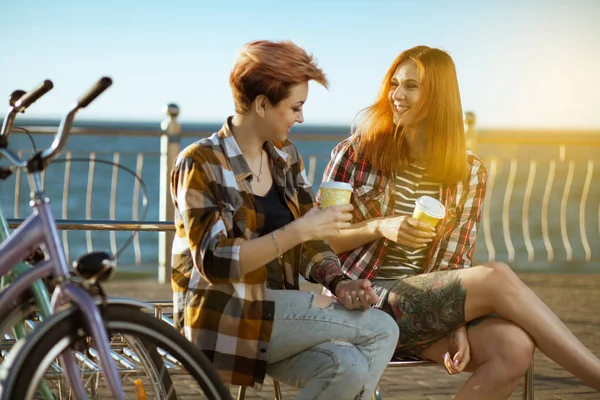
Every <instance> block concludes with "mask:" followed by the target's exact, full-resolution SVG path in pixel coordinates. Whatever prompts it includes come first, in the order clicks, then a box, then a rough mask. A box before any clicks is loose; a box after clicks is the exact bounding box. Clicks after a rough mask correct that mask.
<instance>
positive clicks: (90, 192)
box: [0, 104, 600, 281]
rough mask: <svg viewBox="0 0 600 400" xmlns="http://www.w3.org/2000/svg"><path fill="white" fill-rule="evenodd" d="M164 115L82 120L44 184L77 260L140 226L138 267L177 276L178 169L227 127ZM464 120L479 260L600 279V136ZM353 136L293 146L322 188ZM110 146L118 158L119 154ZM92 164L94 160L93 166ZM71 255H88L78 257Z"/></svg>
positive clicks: (339, 134)
mask: <svg viewBox="0 0 600 400" xmlns="http://www.w3.org/2000/svg"><path fill="white" fill-rule="evenodd" d="M165 111H166V114H167V117H166V119H165V120H164V121H163V122H162V123H161V126H160V128H159V127H158V126H156V127H155V126H152V125H149V124H115V123H110V122H106V123H103V124H98V123H96V124H87V125H86V124H85V123H82V124H80V125H76V127H75V128H74V129H73V132H72V135H73V138H74V139H75V138H78V139H79V140H80V142H81V144H80V145H79V146H77V145H76V146H75V147H74V148H72V149H71V150H69V151H67V152H65V154H64V157H63V158H62V159H61V160H60V161H59V162H60V163H61V165H62V166H61V167H60V169H59V170H58V171H57V170H54V171H51V172H50V169H49V172H48V173H47V174H46V175H47V176H45V177H44V179H45V181H46V188H47V190H49V191H51V190H54V191H55V192H56V193H55V194H54V193H50V196H51V198H52V199H53V202H54V205H55V207H56V208H55V211H56V212H57V215H59V216H60V217H61V221H60V222H59V226H60V228H61V229H63V241H64V243H65V248H66V250H67V254H68V256H69V257H71V254H73V255H74V256H75V257H73V258H76V257H77V256H79V255H80V254H81V253H83V252H84V251H90V250H92V249H93V248H110V249H111V251H113V253H114V252H116V251H117V247H118V246H117V245H118V244H119V242H121V239H122V238H124V236H123V234H126V233H124V232H125V231H131V230H139V231H140V235H138V236H137V237H136V240H135V241H134V242H133V246H132V253H133V254H131V256H130V261H128V262H127V264H134V265H152V264H154V265H155V264H156V263H158V266H159V275H158V276H159V280H160V281H165V280H167V279H168V276H169V268H170V258H171V249H170V247H171V246H170V244H171V242H172V237H173V236H172V235H173V227H172V224H171V223H170V222H169V221H172V220H173V213H174V210H173V205H172V203H171V200H170V197H169V191H168V182H169V174H170V166H172V165H173V163H174V160H175V158H176V156H177V154H178V153H179V151H180V150H181V148H182V146H184V145H185V142H186V141H190V142H191V141H193V140H195V139H197V138H198V137H202V136H207V135H208V134H210V133H212V132H214V131H216V130H218V129H219V127H220V126H219V125H210V124H205V125H196V126H193V125H191V124H187V125H186V124H183V125H182V124H180V123H179V122H178V120H177V117H178V114H179V109H178V107H177V106H176V105H174V104H170V105H168V106H166V107H165ZM465 122H466V124H465V135H466V138H467V142H468V145H469V147H470V148H471V149H472V150H473V151H475V152H476V154H478V155H479V156H480V157H481V158H482V159H483V161H484V163H485V165H486V167H487V169H488V186H487V193H486V198H485V205H484V213H483V216H482V224H481V229H480V231H479V238H478V245H477V250H476V255H475V257H476V260H477V261H479V262H486V261H489V260H502V261H507V262H509V263H511V264H514V265H515V266H516V267H517V268H521V269H531V268H534V269H544V268H546V267H548V268H553V269H558V270H569V271H571V272H572V271H595V272H600V267H599V265H600V189H599V188H598V187H597V186H595V185H593V182H594V178H596V177H597V176H599V175H600V171H599V167H598V164H599V163H600V159H599V156H598V150H600V132H593V131H567V130H563V131H547V130H522V131H519V130H501V129H487V130H483V129H481V130H478V129H477V127H476V124H475V116H474V114H473V113H467V114H466V118H465ZM22 125H23V124H22ZM44 125H49V126H44ZM25 127H26V128H27V129H29V130H30V131H31V132H32V134H34V135H37V134H46V135H45V136H46V138H49V135H48V134H50V133H53V132H54V129H55V128H53V124H52V123H40V122H29V123H28V124H27V125H26V126H25ZM347 133H348V132H347V129H346V128H345V127H301V126H300V127H298V128H297V129H296V130H295V132H294V134H293V140H294V141H295V142H296V143H297V145H298V147H299V148H300V151H301V153H302V154H303V155H304V157H305V159H307V160H308V161H307V163H306V164H307V173H308V176H309V178H310V179H311V180H312V181H313V183H315V184H318V181H319V180H320V174H321V173H322V169H323V167H324V165H325V164H326V162H327V161H328V155H327V154H328V152H329V151H330V150H331V148H332V147H333V145H334V144H335V143H337V142H339V141H340V140H342V139H343V138H344V137H346V136H347ZM14 136H19V135H14ZM34 137H36V138H37V137H38V136H34ZM88 138H95V139H94V140H95V141H93V143H92V139H88ZM97 138H100V139H97ZM86 140H87V141H88V142H86ZM110 142H114V143H113V144H114V145H113V146H112V147H113V148H114V147H116V148H117V149H118V150H116V151H115V150H114V149H112V150H111V149H110V147H111V146H109V145H110V144H111V143H110ZM22 143H26V142H22ZM132 143H133V144H132ZM136 143H139V146H138V145H136ZM13 147H14V146H13ZM21 147H25V144H22V145H21ZM78 147H79V148H80V149H78ZM90 147H94V149H93V150H94V151H89V150H90ZM95 147H98V148H97V149H96V148H95ZM139 147H141V148H142V149H141V150H140V148H139ZM23 151H25V150H23ZM315 153H317V154H315ZM81 158H88V159H89V160H87V161H86V162H85V163H84V164H83V165H82V164H79V161H78V160H80V159H81ZM107 162H115V163H121V164H125V165H127V166H128V167H129V168H130V169H131V170H133V171H134V172H135V173H136V174H138V175H139V176H142V177H144V181H145V182H146V183H147V185H148V188H147V189H148V193H149V204H150V210H151V212H150V213H149V215H148V218H150V220H148V221H146V222H145V223H143V224H138V223H137V222H136V221H139V219H140V217H141V211H142V206H143V203H142V200H141V198H142V193H143V190H142V189H143V188H142V187H141V185H140V183H139V182H138V181H136V180H135V179H131V177H125V176H124V175H123V171H121V170H119V169H117V168H116V167H113V166H109V167H108V168H106V167H103V168H104V172H99V171H100V167H99V166H101V165H102V166H103V165H104V164H106V163H107ZM53 168H54V167H53ZM84 176H86V178H85V179H84V178H83V177H84ZM11 179H12V184H14V192H10V191H6V189H5V188H7V187H10V184H11V181H8V182H5V183H3V184H2V185H3V189H2V197H0V199H1V200H2V203H3V205H4V206H5V208H4V214H5V215H8V216H11V215H10V212H9V209H8V208H6V206H7V205H8V206H11V205H12V211H13V213H12V216H11V217H12V218H10V221H9V222H10V225H11V226H13V227H14V226H16V225H17V224H18V223H19V222H20V220H21V219H22V218H23V216H24V215H26V214H27V213H28V212H29V211H25V210H23V208H24V207H25V204H26V201H27V198H26V196H25V193H27V190H25V184H24V183H23V182H22V181H24V178H23V177H22V176H21V175H20V174H18V173H17V174H16V175H15V176H14V177H13V178H11ZM315 180H317V182H315ZM596 180H597V179H596ZM84 193H85V195H84ZM126 199H129V200H127V201H126ZM105 206H107V207H105ZM73 230H83V231H85V233H84V237H85V239H84V241H85V243H84V244H81V243H80V244H76V242H77V241H78V240H79V242H81V240H82V239H81V238H80V237H79V239H77V240H76V239H73V238H72V237H71V236H70V233H69V232H70V231H73ZM100 231H108V238H105V237H102V238H99V237H97V235H98V234H99V232H100ZM149 232H153V233H149ZM72 247H77V251H71V248H72ZM82 250H83V251H82ZM76 253H78V254H76ZM149 253H150V254H149Z"/></svg>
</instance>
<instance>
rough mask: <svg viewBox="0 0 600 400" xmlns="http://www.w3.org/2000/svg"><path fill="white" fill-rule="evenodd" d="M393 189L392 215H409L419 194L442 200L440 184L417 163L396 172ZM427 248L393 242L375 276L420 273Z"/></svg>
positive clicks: (427, 251)
mask: <svg viewBox="0 0 600 400" xmlns="http://www.w3.org/2000/svg"><path fill="white" fill-rule="evenodd" d="M395 188H396V197H395V198H396V207H395V214H397V215H408V216H411V215H412V213H413V210H414V209H415V202H416V201H417V199H418V198H419V197H421V196H430V197H433V198H434V199H437V200H440V199H441V196H440V193H441V189H442V188H441V185H440V184H439V183H438V182H433V181H431V180H427V175H426V169H425V167H422V166H419V165H416V164H409V166H408V167H407V168H406V169H404V170H403V171H400V172H398V173H397V174H396V180H395ZM430 250H431V243H430V244H428V245H427V246H425V247H420V248H413V247H409V246H405V245H403V244H400V243H394V242H392V243H391V244H390V246H389V248H388V253H387V256H386V257H385V259H384V260H383V263H382V265H381V267H380V268H379V271H378V274H377V277H378V278H389V279H397V278H401V277H403V276H406V275H416V274H419V273H421V272H423V265H424V262H425V259H426V258H427V254H429V251H430Z"/></svg>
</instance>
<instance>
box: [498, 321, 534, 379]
mask: <svg viewBox="0 0 600 400" xmlns="http://www.w3.org/2000/svg"><path fill="white" fill-rule="evenodd" d="M496 352H497V353H498V354H497V357H498V358H500V359H501V360H502V361H503V364H504V366H505V368H506V371H508V374H509V375H513V378H519V377H520V376H522V375H523V374H524V373H525V372H526V371H527V370H528V369H529V366H530V365H531V360H532V359H533V354H534V352H535V342H534V341H533V339H532V337H531V336H529V334H528V333H527V332H525V331H524V330H523V329H522V328H521V327H519V326H517V325H513V326H512V327H510V329H507V334H506V335H505V336H504V340H503V343H502V346H499V348H498V349H497V350H496Z"/></svg>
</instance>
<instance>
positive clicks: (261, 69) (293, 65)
mask: <svg viewBox="0 0 600 400" xmlns="http://www.w3.org/2000/svg"><path fill="white" fill-rule="evenodd" d="M311 80H314V81H316V82H318V83H320V84H321V85H323V86H324V87H327V78H325V74H324V73H323V70H322V69H320V68H319V67H317V63H316V61H315V60H314V58H313V56H312V55H311V54H308V53H307V52H306V51H305V50H304V49H302V48H301V47H299V46H298V45H296V44H294V43H292V42H290V41H281V42H272V41H268V40H259V41H255V42H250V43H247V44H245V45H244V46H243V47H242V48H241V49H240V50H239V53H238V57H237V59H236V61H235V64H234V66H233V69H232V70H231V74H230V75H229V85H230V86H231V90H232V92H233V100H234V102H235V111H236V112H237V113H239V114H246V113H247V112H248V111H249V109H250V104H252V102H253V101H254V99H256V97H257V96H259V95H264V96H266V97H267V98H268V99H269V102H271V104H273V105H277V104H278V103H279V102H280V101H281V100H283V99H285V98H286V97H287V96H289V92H290V87H292V86H294V85H297V84H299V83H304V82H308V81H311Z"/></svg>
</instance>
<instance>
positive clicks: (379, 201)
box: [352, 185, 388, 220]
mask: <svg viewBox="0 0 600 400" xmlns="http://www.w3.org/2000/svg"><path fill="white" fill-rule="evenodd" d="M352 200H353V204H354V214H355V217H359V218H360V220H364V219H369V218H375V217H380V216H382V215H385V207H386V204H387V202H388V196H387V193H386V192H385V190H383V189H376V188H373V187H372V186H367V185H363V186H360V187H358V188H355V189H354V192H353V193H352Z"/></svg>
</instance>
